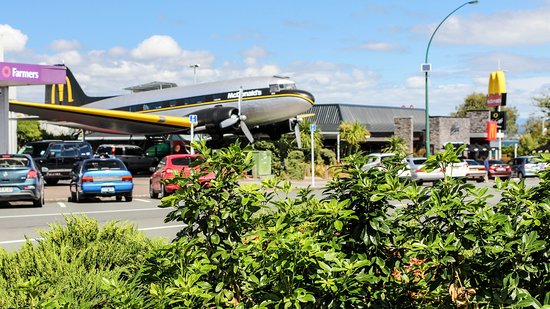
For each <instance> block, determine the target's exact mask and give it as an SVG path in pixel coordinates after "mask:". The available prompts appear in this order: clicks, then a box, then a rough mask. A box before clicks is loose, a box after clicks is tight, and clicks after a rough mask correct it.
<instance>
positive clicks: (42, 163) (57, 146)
mask: <svg viewBox="0 0 550 309" xmlns="http://www.w3.org/2000/svg"><path fill="white" fill-rule="evenodd" d="M19 153H21V154H28V155H30V156H31V157H32V158H33V159H34V161H35V162H36V163H37V164H38V166H39V168H40V171H41V172H42V174H43V176H44V180H45V181H46V183H47V184H48V185H55V184H56V183H58V182H59V180H67V179H71V169H72V167H73V165H74V164H75V163H76V162H79V161H81V160H84V159H89V158H91V157H92V155H93V153H92V146H90V144H89V143H87V142H84V141H61V140H46V141H38V142H30V143H27V144H25V145H24V146H23V147H22V148H21V149H20V150H19Z"/></svg>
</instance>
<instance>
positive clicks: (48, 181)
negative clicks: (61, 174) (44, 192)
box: [44, 178, 59, 186]
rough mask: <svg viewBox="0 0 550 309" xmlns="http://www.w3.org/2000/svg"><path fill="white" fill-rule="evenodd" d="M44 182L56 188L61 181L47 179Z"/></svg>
mask: <svg viewBox="0 0 550 309" xmlns="http://www.w3.org/2000/svg"><path fill="white" fill-rule="evenodd" d="M44 180H45V181H46V184H48V185H50V186H54V185H56V184H57V183H58V182H59V179H52V178H46V179H44Z"/></svg>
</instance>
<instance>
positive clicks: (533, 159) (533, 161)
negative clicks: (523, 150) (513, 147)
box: [525, 157, 538, 163]
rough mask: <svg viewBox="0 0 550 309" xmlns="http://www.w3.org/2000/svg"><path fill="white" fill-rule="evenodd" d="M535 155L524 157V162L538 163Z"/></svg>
mask: <svg viewBox="0 0 550 309" xmlns="http://www.w3.org/2000/svg"><path fill="white" fill-rule="evenodd" d="M536 159H537V158H536V157H528V158H525V163H538V162H537V161H536Z"/></svg>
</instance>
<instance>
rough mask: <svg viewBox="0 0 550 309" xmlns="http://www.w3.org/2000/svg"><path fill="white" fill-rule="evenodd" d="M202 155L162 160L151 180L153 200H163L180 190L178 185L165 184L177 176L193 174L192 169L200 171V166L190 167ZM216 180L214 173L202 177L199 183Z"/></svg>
mask: <svg viewBox="0 0 550 309" xmlns="http://www.w3.org/2000/svg"><path fill="white" fill-rule="evenodd" d="M197 158H200V155H196V154H195V155H192V154H174V155H169V156H166V157H164V158H163V159H162V160H160V162H159V164H158V165H157V167H156V169H155V171H154V172H153V174H152V175H151V177H150V179H149V196H150V197H151V198H162V197H164V196H167V195H170V194H172V193H174V191H176V190H177V189H179V188H180V186H179V185H177V184H165V183H164V181H165V180H167V179H172V178H174V176H175V175H176V174H178V175H181V176H188V175H190V174H191V169H192V168H194V169H195V170H197V171H198V170H199V169H200V166H195V167H190V166H189V165H191V163H193V162H194V161H195V160H197ZM213 178H214V174H213V173H208V174H207V175H204V176H201V177H200V179H199V181H200V182H202V183H208V182H210V180H212V179H213Z"/></svg>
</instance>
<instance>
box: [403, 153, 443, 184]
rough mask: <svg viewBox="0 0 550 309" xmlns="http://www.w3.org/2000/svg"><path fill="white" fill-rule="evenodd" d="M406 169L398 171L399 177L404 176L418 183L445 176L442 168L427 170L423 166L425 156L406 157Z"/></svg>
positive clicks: (433, 180) (432, 180) (436, 179)
mask: <svg viewBox="0 0 550 309" xmlns="http://www.w3.org/2000/svg"><path fill="white" fill-rule="evenodd" d="M405 162H406V163H407V166H408V170H406V171H404V172H402V173H400V175H399V176H400V177H406V178H409V179H411V180H413V181H416V182H417V183H418V184H422V183H424V182H435V181H438V180H441V179H443V178H444V177H445V174H444V173H443V169H441V168H436V169H434V170H433V171H430V172H428V171H427V170H426V168H425V164H424V163H425V162H426V158H406V159H405Z"/></svg>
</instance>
